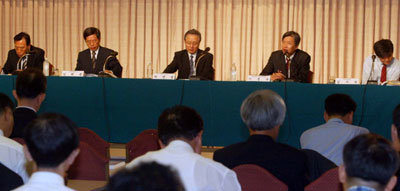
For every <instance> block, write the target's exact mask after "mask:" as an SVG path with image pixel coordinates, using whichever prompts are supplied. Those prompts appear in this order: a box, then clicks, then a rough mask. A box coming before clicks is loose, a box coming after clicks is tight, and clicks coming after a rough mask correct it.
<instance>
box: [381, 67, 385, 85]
mask: <svg viewBox="0 0 400 191" xmlns="http://www.w3.org/2000/svg"><path fill="white" fill-rule="evenodd" d="M385 81H386V65H385V64H384V65H383V66H382V72H381V83H382V82H385Z"/></svg>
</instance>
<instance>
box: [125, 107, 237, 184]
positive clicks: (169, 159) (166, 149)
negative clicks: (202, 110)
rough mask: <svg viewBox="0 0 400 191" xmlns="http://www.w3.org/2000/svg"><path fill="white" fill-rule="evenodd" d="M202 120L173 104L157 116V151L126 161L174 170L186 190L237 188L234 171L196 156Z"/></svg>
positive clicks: (200, 138)
mask: <svg viewBox="0 0 400 191" xmlns="http://www.w3.org/2000/svg"><path fill="white" fill-rule="evenodd" d="M202 135H203V120H202V119H201V117H200V115H199V114H198V113H197V112H196V111H195V110H194V109H192V108H189V107H185V106H175V107H172V108H168V109H166V110H165V111H164V112H163V113H162V114H161V116H160V117H159V119H158V136H159V139H160V145H161V148H162V149H161V150H159V151H154V152H148V153H147V154H145V155H143V156H141V157H138V158H136V159H135V160H133V161H132V162H130V163H128V164H127V166H126V167H127V168H132V167H134V166H136V165H138V164H139V163H141V162H149V161H155V162H158V163H160V164H162V165H167V166H171V167H173V168H174V169H176V170H177V172H178V174H179V176H180V178H181V180H182V182H183V184H184V186H185V189H186V190H187V191H200V190H201V191H208V190H209V191H211V190H213V191H222V190H226V191H236V190H241V187H240V184H239V182H238V180H237V177H236V174H235V172H233V171H232V170H230V169H228V168H226V167H225V166H223V165H222V164H221V163H218V162H215V161H213V160H210V159H208V158H205V157H202V156H201V155H200V151H201V146H202Z"/></svg>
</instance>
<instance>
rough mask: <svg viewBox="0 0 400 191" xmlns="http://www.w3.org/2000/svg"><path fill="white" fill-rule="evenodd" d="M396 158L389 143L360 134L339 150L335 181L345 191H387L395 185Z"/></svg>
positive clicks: (374, 135) (382, 139)
mask: <svg viewBox="0 0 400 191" xmlns="http://www.w3.org/2000/svg"><path fill="white" fill-rule="evenodd" d="M397 169H399V155H398V153H397V152H396V151H395V150H394V149H393V147H392V146H391V145H390V142H389V141H388V140H386V139H385V138H383V137H382V136H380V135H377V134H363V135H359V136H357V137H355V138H353V139H352V140H351V141H349V142H348V143H347V144H346V145H345V146H344V150H343V165H340V166H339V180H340V182H341V183H343V190H345V191H388V190H393V187H394V186H395V184H396V179H397V177H396V175H395V173H396V171H397Z"/></svg>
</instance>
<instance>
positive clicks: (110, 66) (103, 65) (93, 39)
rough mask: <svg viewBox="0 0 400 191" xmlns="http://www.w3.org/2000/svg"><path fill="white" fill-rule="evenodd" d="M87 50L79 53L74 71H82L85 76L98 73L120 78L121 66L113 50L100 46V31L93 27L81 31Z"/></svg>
mask: <svg viewBox="0 0 400 191" xmlns="http://www.w3.org/2000/svg"><path fill="white" fill-rule="evenodd" d="M83 38H84V39H85V42H86V45H87V46H88V49H86V50H84V51H82V52H79V55H78V63H77V64H76V68H75V70H81V71H84V72H85V74H99V73H100V72H104V73H108V74H113V75H115V76H117V77H119V78H120V77H121V76H122V66H121V65H120V63H119V61H118V59H117V58H116V57H115V56H116V54H117V53H116V52H115V51H114V50H111V49H108V48H105V47H102V46H100V30H99V29H97V28H95V27H89V28H86V29H85V31H83Z"/></svg>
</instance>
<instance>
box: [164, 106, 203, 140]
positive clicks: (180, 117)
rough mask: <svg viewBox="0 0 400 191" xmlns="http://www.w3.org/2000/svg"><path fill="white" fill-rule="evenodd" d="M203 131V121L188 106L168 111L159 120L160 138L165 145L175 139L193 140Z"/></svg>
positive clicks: (175, 107)
mask: <svg viewBox="0 0 400 191" xmlns="http://www.w3.org/2000/svg"><path fill="white" fill-rule="evenodd" d="M202 130H203V119H202V118H201V116H200V115H199V114H198V113H197V112H196V110H194V109H192V108H190V107H186V106H174V107H171V108H168V109H166V110H165V111H164V112H163V113H162V114H161V115H160V117H159V118H158V137H159V139H160V140H161V142H162V143H163V144H164V145H168V144H169V142H171V141H173V140H175V139H184V140H187V141H191V140H193V139H194V138H195V137H196V136H197V135H198V134H199V133H200V132H201V131H202Z"/></svg>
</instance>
